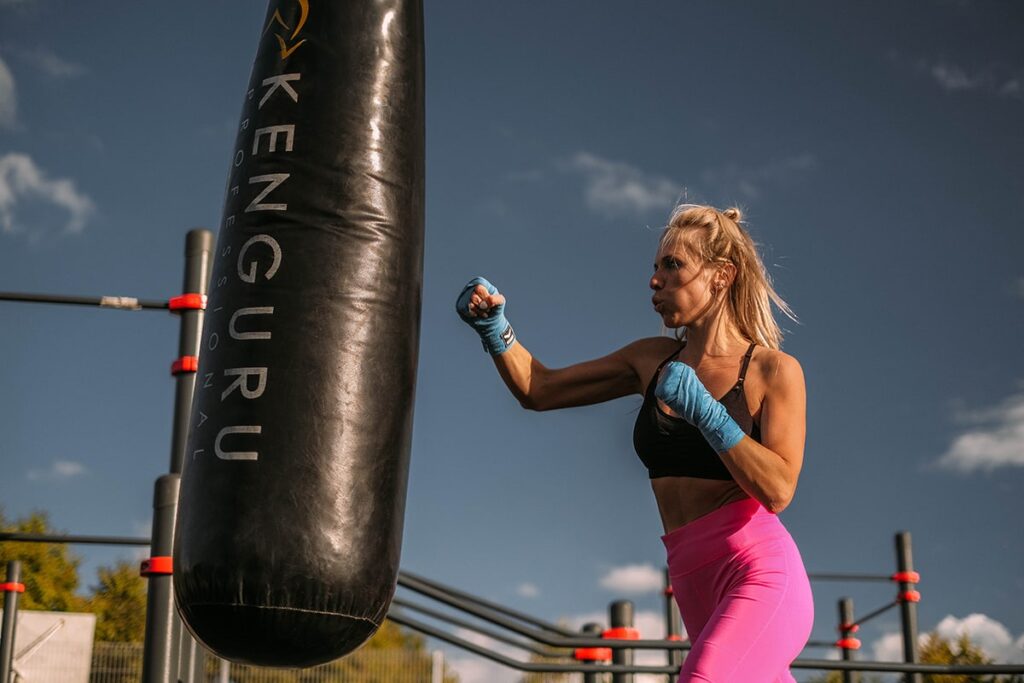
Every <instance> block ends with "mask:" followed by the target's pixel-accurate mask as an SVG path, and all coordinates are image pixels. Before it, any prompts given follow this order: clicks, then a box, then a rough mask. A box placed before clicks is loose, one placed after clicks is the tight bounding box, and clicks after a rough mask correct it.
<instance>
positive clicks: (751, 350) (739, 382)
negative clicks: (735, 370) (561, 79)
mask: <svg viewBox="0 0 1024 683" xmlns="http://www.w3.org/2000/svg"><path fill="white" fill-rule="evenodd" d="M755 346H757V342H752V343H751V344H750V348H749V349H747V354H746V355H745V356H743V366H742V367H741V368H740V378H739V380H737V381H736V385H737V386H743V380H744V379H745V378H746V376H747V366H748V365H750V357H751V356H753V355H754V347H755Z"/></svg>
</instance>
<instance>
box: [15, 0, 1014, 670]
mask: <svg viewBox="0 0 1024 683" xmlns="http://www.w3.org/2000/svg"><path fill="white" fill-rule="evenodd" d="M264 9H265V8H264V7H263V6H259V5H253V4H252V3H249V2H241V1H240V0H233V1H231V2H226V1H225V2H218V3H200V2H192V1H191V0H188V1H182V2H177V3H155V2H149V1H145V2H121V1H120V0H117V1H113V0H112V1H110V2H104V3H80V2H72V1H71V0H0V290H9V291H11V290H13V291H36V292H61V293H80V294H110V295H131V296H138V297H145V298H158V299H159V298H167V297H169V296H171V295H174V294H176V293H178V289H179V287H180V282H181V267H182V257H181V253H182V247H183V243H184V235H185V232H186V231H187V230H188V229H189V228H192V227H196V226H206V227H215V226H216V225H217V224H218V222H219V220H220V215H221V210H222V201H223V188H224V182H225V179H226V177H227V169H228V164H229V159H230V155H231V151H232V144H233V140H234V127H235V125H236V123H237V120H238V115H239V112H240V110H241V104H242V96H243V93H244V90H245V86H246V83H247V77H248V72H249V67H250V65H251V62H252V58H253V56H254V54H255V48H256V40H257V36H258V34H259V32H260V29H261V25H260V24H261V22H262V21H263V17H264ZM425 23H426V32H427V35H426V45H427V48H426V49H427V53H426V65H427V72H426V76H427V82H426V87H427V91H426V92H427V195H426V198H427V211H426V240H427V241H426V261H425V276H424V277H425V281H424V307H423V328H422V341H421V354H420V369H419V380H418V381H419V384H418V391H417V397H416V421H415V429H414V438H413V454H412V466H411V472H410V481H409V497H408V506H407V515H406V526H405V537H404V545H403V566H404V567H406V568H408V569H410V570H413V571H416V572H419V573H422V574H425V575H427V576H431V577H434V578H436V579H438V580H442V581H445V582H447V583H450V584H454V585H457V586H460V587H462V588H464V589H465V590H468V591H471V592H476V593H480V594H483V595H487V596H489V597H490V598H492V599H495V600H498V601H501V602H506V603H509V604H511V605H514V606H516V607H518V608H521V609H525V610H527V611H530V612H534V613H536V614H538V615H540V616H542V617H544V618H548V619H560V618H561V619H566V620H569V621H571V622H574V623H575V622H577V621H579V620H580V619H582V618H583V617H584V616H585V615H593V614H595V613H600V612H601V611H603V610H604V609H605V606H606V605H607V603H608V602H609V601H610V600H612V599H614V598H617V597H629V598H631V599H634V600H635V601H636V603H637V607H638V609H639V610H640V611H641V616H642V619H643V621H642V624H644V626H643V628H645V629H646V632H645V635H649V636H651V637H657V636H660V635H661V632H659V631H657V629H658V628H659V626H658V622H657V619H658V617H657V615H658V614H660V601H659V597H658V595H657V592H656V590H652V585H651V583H652V582H651V581H650V577H651V576H654V575H656V572H657V570H658V568H660V567H661V565H662V562H663V550H662V547H661V544H660V541H659V538H658V536H659V534H660V533H661V531H660V528H659V522H658V516H657V511H656V509H655V506H654V502H653V499H652V496H651V494H650V490H649V486H648V482H647V480H646V472H645V470H644V469H643V467H642V466H641V464H640V463H639V461H638V460H637V458H636V456H635V454H633V452H632V446H631V441H630V434H631V425H632V420H633V417H634V414H635V411H636V409H637V407H638V406H639V402H640V401H639V397H631V398H626V399H622V400H619V401H614V402H611V403H608V404H604V405H599V406H593V407H588V408H581V409H576V410H572V411H559V412H554V413H545V414H531V413H527V412H525V411H522V410H520V409H519V408H518V405H517V404H516V402H515V401H514V400H513V399H512V398H511V396H510V395H509V394H508V393H507V392H506V391H505V389H504V387H503V385H502V384H501V383H500V381H499V379H498V378H497V375H496V374H495V373H494V371H493V369H492V367H491V363H490V361H489V360H488V358H487V357H486V356H485V355H484V354H483V353H482V351H481V350H480V346H479V342H478V341H477V340H476V338H475V336H474V335H473V334H472V332H470V331H469V330H468V329H465V328H464V326H463V325H462V324H461V323H460V322H459V321H458V319H457V318H456V316H455V315H454V313H453V311H452V302H453V300H454V298H455V296H456V295H457V293H458V291H459V289H460V288H461V286H462V285H463V284H464V283H465V281H466V280H468V279H469V278H470V277H472V276H473V275H477V274H481V275H485V276H487V277H488V278H489V279H490V280H491V281H492V282H494V283H496V284H497V286H498V287H500V288H501V290H502V291H503V293H505V294H506V296H507V297H508V299H509V304H508V309H507V313H508V316H509V319H510V320H511V321H512V323H513V324H514V325H515V328H516V331H517V333H518V334H519V337H520V339H521V341H522V342H523V343H524V344H525V345H526V346H527V347H528V348H529V349H530V350H531V351H532V352H533V353H534V354H535V355H536V356H537V357H538V358H539V359H540V360H541V361H542V362H544V363H545V364H547V365H550V366H561V365H565V364H569V363H572V362H576V361H579V360H583V359H587V358H591V357H595V356H598V355H602V354H604V353H607V352H608V351H610V350H612V349H615V348H617V347H619V346H621V345H623V344H625V343H627V342H629V341H631V340H633V339H635V338H638V337H642V336H650V335H656V334H659V332H660V326H659V320H658V318H657V317H656V316H655V315H654V313H653V312H652V311H651V310H650V306H649V300H648V296H649V293H648V290H647V279H648V274H649V270H650V264H651V262H652V257H653V253H654V248H655V244H656V240H657V229H658V227H659V226H661V225H663V224H664V221H665V219H666V217H667V215H668V213H669V211H670V209H671V207H672V205H673V203H674V202H675V201H677V200H678V199H680V198H687V199H689V200H691V201H700V202H709V203H714V204H717V205H720V206H725V205H732V204H738V205H740V206H741V207H743V208H744V210H745V212H746V216H747V218H748V220H749V227H750V230H751V233H752V235H753V236H754V239H755V240H756V241H757V242H758V243H759V244H760V245H761V248H762V253H763V256H764V260H765V263H766V264H767V266H768V268H769V271H770V273H771V275H772V277H773V278H774V281H775V284H776V287H777V289H778V291H779V292H780V294H781V295H782V296H783V297H784V298H785V299H786V300H787V301H788V302H789V304H790V305H791V306H792V308H793V309H794V310H795V311H796V313H797V315H798V316H799V318H800V322H799V324H796V323H793V322H790V321H786V320H784V319H780V322H782V323H783V326H784V328H785V329H786V330H787V337H786V340H785V344H784V348H785V350H786V351H787V352H789V353H791V354H793V355H794V356H796V357H797V358H798V359H799V360H800V361H801V363H802V364H803V367H804V371H805V374H806V377H807V385H808V401H809V406H808V442H807V451H806V456H805V465H804V470H803V473H802V476H801V480H800V485H799V488H798V491H797V494H796V498H795V500H794V501H793V503H792V504H791V505H790V507H789V508H788V509H787V510H785V511H784V512H783V513H782V516H781V517H782V520H783V522H784V523H785V525H786V526H787V528H788V529H789V530H790V532H791V533H792V534H793V536H794V538H795V539H796V541H797V543H798V545H799V547H800V549H801V552H802V554H803V557H804V560H805V564H806V566H807V568H808V569H809V570H810V571H859V572H881V573H887V572H890V571H892V570H893V568H894V566H895V558H894V549H893V534H894V533H895V532H896V531H897V530H900V529H907V530H910V531H911V532H912V534H913V539H914V544H915V545H914V553H915V562H916V564H917V566H918V568H919V571H920V572H921V574H922V583H921V585H920V590H921V593H922V595H923V600H922V602H921V604H920V621H921V626H922V629H923V630H928V629H934V628H936V627H940V628H941V629H943V630H944V632H947V633H952V632H955V631H956V630H957V629H958V628H967V629H968V630H970V632H971V633H972V634H974V635H975V637H976V638H977V639H979V640H981V641H982V642H983V643H984V644H985V646H986V647H987V648H988V649H989V651H990V653H991V654H992V656H994V657H996V658H997V659H998V660H1000V661H1007V660H1014V661H1024V647H1022V643H1024V640H1022V638H1024V612H1022V611H1021V610H1020V594H1021V591H1024V550H1022V543H1021V541H1022V538H1021V532H1020V526H1021V517H1022V514H1021V513H1022V511H1024V502H1022V497H1021V495H1020V491H1021V488H1022V484H1024V365H1022V362H1021V360H1020V348H1021V344H1020V339H1021V338H1022V336H1024V316H1022V308H1024V266H1022V265H1021V255H1022V254H1024V238H1022V230H1021V227H1022V223H1024V221H1022V219H1024V125H1022V121H1024V47H1022V44H1021V41H1020V39H1019V38H1020V35H1021V33H1022V30H1024V9H1022V8H1021V6H1020V5H1019V4H1018V3H1012V2H986V3H981V2H971V1H969V0H968V1H944V2H938V1H937V2H933V3H930V4H928V5H922V4H920V3H910V2H896V3H892V2H885V3H883V2H861V3H813V2H790V3H756V4H755V3H739V2H711V1H710V0H708V1H701V2H686V3H669V2H643V1H641V2H635V3H630V4H629V6H628V7H627V4H626V3H614V2H586V3H584V2H563V3H547V2H544V3H542V2H516V3H494V2H489V1H481V0H475V1H473V2H468V1H456V0H446V1H445V2H429V3H427V7H426V9H425ZM3 314H4V320H5V323H4V325H3V332H4V333H3V334H2V335H0V354H2V356H0V357H2V358H3V359H4V361H5V362H4V363H3V364H0V387H2V390H0V435H2V436H0V457H2V462H3V466H4V472H5V476H4V477H3V478H2V479H0V503H2V504H3V506H4V509H5V512H6V513H7V514H8V515H10V516H19V515H22V514H25V513H27V512H28V511H30V510H32V509H45V510H48V511H49V512H50V513H51V515H52V518H53V520H54V522H55V523H56V525H57V526H58V527H60V528H62V529H65V530H67V531H73V532H79V533H108V534H140V533H146V532H147V531H148V526H149V520H150V505H151V500H152V483H153V481H154V479H155V478H156V477H157V476H158V475H159V474H161V473H162V472H164V471H166V468H167V466H168V461H169V447H170V445H169V444H170V415H171V410H172V401H173V383H172V381H171V379H170V377H169V375H168V371H167V370H168V367H169V365H170V362H171V360H172V359H173V357H174V354H175V351H176V345H177V327H176V320H175V319H174V318H172V317H171V316H170V315H164V314H162V313H124V312H117V311H97V310H78V309H72V308H54V307H40V306H27V305H22V304H3ZM79 552H81V553H82V554H83V555H84V556H85V557H86V559H87V562H86V564H85V566H84V570H83V578H84V581H85V582H86V583H92V582H93V581H94V580H95V579H94V574H93V573H94V571H95V567H96V566H97V565H98V564H101V563H107V562H111V561H113V559H115V558H116V557H118V556H121V555H123V554H124V552H123V551H116V550H115V551H107V550H88V551H87V550H80V551H79ZM814 588H815V600H816V606H817V616H816V622H815V630H814V634H813V638H814V639H816V640H822V639H830V638H833V637H834V627H835V621H836V618H835V614H836V606H835V603H836V600H837V599H838V598H839V597H841V596H844V595H849V596H851V597H853V598H854V600H855V603H856V606H857V609H856V612H857V613H858V614H862V613H865V612H867V611H869V610H871V609H873V608H875V607H877V606H879V605H881V604H884V603H885V602H887V601H889V600H890V599H891V598H892V596H893V595H894V587H891V586H888V585H877V586H876V585H867V586H863V585H841V584H831V583H828V584H821V583H819V584H815V586H814ZM897 628H898V624H897V617H896V613H895V612H890V613H888V614H886V615H885V616H883V617H880V618H879V619H877V620H875V621H873V622H871V623H869V624H868V625H866V626H865V628H864V629H863V630H862V632H861V634H860V636H861V639H862V640H863V641H864V643H865V648H864V654H865V655H866V656H875V655H877V656H885V655H888V654H894V653H896V652H897V649H896V648H895V647H894V645H893V643H894V641H893V635H892V634H894V633H895V632H896V630H897ZM807 654H808V656H820V655H821V654H822V652H821V651H820V650H818V651H808V653H807ZM452 656H453V657H458V658H459V661H458V666H459V667H460V671H462V672H463V675H464V680H466V681H475V680H502V679H501V678H500V677H496V676H497V674H494V673H493V672H492V670H491V669H489V668H488V665H486V664H484V663H483V662H480V661H478V660H475V659H473V658H471V657H468V656H466V657H463V656H461V655H457V654H455V653H453V655H452Z"/></svg>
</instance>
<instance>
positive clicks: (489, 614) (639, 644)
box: [398, 572, 690, 668]
mask: <svg viewBox="0 0 1024 683" xmlns="http://www.w3.org/2000/svg"><path fill="white" fill-rule="evenodd" d="M398 583H399V585H400V586H403V587H404V588H408V589H409V590H412V591H415V592H417V593H420V594H421V595H425V596H427V597H429V598H432V599H434V600H437V601H438V602H441V603H443V604H446V605H448V606H450V607H455V608H457V609H461V610H462V611H464V612H468V613H469V614H472V615H473V616H475V617H477V618H479V619H483V620H484V621H489V622H490V623H492V624H496V625H498V626H502V627H504V628H507V629H509V630H510V631H512V632H514V633H518V634H519V635H522V636H526V637H527V638H532V639H533V640H536V641H538V642H540V643H543V644H544V645H550V646H551V647H565V648H575V647H611V648H616V647H624V648H633V649H640V650H688V649H689V648H690V644H689V643H682V642H679V641H668V640H619V639H612V638H582V637H580V636H579V635H577V634H572V637H568V638H567V637H561V636H555V635H551V634H549V633H545V632H543V631H540V630H536V629H531V628H528V627H526V626H523V625H522V624H520V623H519V622H518V621H515V620H513V619H509V618H506V617H503V616H501V615H500V614H496V613H495V612H496V611H497V610H490V609H486V608H484V607H481V606H479V605H478V604H476V602H475V601H474V600H465V599H460V598H458V597H454V596H450V595H448V594H447V593H445V592H444V591H443V590H439V589H437V588H433V587H432V586H430V585H428V584H429V582H423V581H421V580H419V579H414V578H412V577H411V575H409V574H408V573H407V572H402V573H399V575H398ZM460 592H461V591H460ZM463 595H465V594H463ZM470 597H472V596H470ZM481 602H482V601H481ZM502 611H503V612H511V611H512V610H502ZM666 668H667V667H666Z"/></svg>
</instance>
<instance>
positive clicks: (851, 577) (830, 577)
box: [807, 572, 892, 583]
mask: <svg viewBox="0 0 1024 683" xmlns="http://www.w3.org/2000/svg"><path fill="white" fill-rule="evenodd" d="M807 577H808V578H809V579H811V580H812V581H885V582H886V583H888V582H891V581H892V577H891V576H884V575H882V574H831V573H827V574H823V573H821V572H811V573H810V574H808V575H807Z"/></svg>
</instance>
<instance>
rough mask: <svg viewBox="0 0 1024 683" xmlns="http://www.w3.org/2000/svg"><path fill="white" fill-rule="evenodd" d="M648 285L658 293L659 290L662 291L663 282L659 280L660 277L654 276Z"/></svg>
mask: <svg viewBox="0 0 1024 683" xmlns="http://www.w3.org/2000/svg"><path fill="white" fill-rule="evenodd" d="M647 284H648V286H649V287H650V288H651V289H653V290H654V291H658V290H659V289H661V282H660V281H659V280H658V276H657V275H652V276H651V281H650V282H649V283H647Z"/></svg>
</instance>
